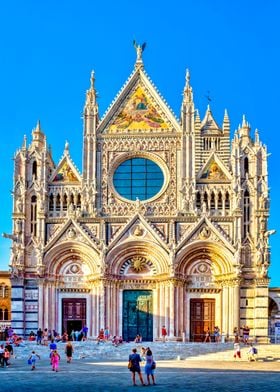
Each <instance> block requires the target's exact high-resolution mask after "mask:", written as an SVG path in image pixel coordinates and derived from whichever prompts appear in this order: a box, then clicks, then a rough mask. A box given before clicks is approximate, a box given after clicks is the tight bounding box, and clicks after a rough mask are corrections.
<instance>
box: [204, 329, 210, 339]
mask: <svg viewBox="0 0 280 392" xmlns="http://www.w3.org/2000/svg"><path fill="white" fill-rule="evenodd" d="M207 342H208V343H211V331H210V328H209V327H208V328H207V330H206V332H205V339H204V343H207Z"/></svg>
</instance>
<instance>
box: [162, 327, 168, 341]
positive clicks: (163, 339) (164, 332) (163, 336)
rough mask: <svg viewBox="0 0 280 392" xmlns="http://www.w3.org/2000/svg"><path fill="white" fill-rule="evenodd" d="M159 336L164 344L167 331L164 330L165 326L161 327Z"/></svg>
mask: <svg viewBox="0 0 280 392" xmlns="http://www.w3.org/2000/svg"><path fill="white" fill-rule="evenodd" d="M161 336H162V341H163V342H166V336H167V330H166V328H165V325H163V326H162V327H161Z"/></svg>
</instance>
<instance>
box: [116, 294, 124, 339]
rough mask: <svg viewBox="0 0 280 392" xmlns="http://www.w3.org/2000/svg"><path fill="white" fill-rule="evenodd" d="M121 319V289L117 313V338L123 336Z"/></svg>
mask: <svg viewBox="0 0 280 392" xmlns="http://www.w3.org/2000/svg"><path fill="white" fill-rule="evenodd" d="M122 319H123V289H119V311H118V320H119V322H118V331H117V334H118V335H119V336H122V335H123V330H122V328H123V326H122Z"/></svg>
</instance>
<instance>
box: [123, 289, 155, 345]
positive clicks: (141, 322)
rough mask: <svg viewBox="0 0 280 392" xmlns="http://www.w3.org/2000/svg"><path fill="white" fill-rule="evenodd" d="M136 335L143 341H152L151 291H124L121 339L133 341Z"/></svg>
mask: <svg viewBox="0 0 280 392" xmlns="http://www.w3.org/2000/svg"><path fill="white" fill-rule="evenodd" d="M138 334H140V335H141V336H142V339H143V340H144V341H152V340H153V296H152V291H150V290H124V292H123V339H124V340H125V341H133V340H134V339H135V336H136V335H138Z"/></svg>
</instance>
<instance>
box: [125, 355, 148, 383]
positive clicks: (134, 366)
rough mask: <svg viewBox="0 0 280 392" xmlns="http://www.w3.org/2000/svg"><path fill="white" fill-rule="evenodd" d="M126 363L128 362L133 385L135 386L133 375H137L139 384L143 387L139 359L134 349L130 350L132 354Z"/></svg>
mask: <svg viewBox="0 0 280 392" xmlns="http://www.w3.org/2000/svg"><path fill="white" fill-rule="evenodd" d="M128 361H129V370H130V371H131V375H132V383H133V385H137V384H136V380H135V373H138V376H139V379H140V381H141V384H142V385H145V383H144V380H143V377H142V373H141V368H140V362H141V357H140V355H139V354H137V350H136V348H133V349H132V354H130V355H129V357H128Z"/></svg>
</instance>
